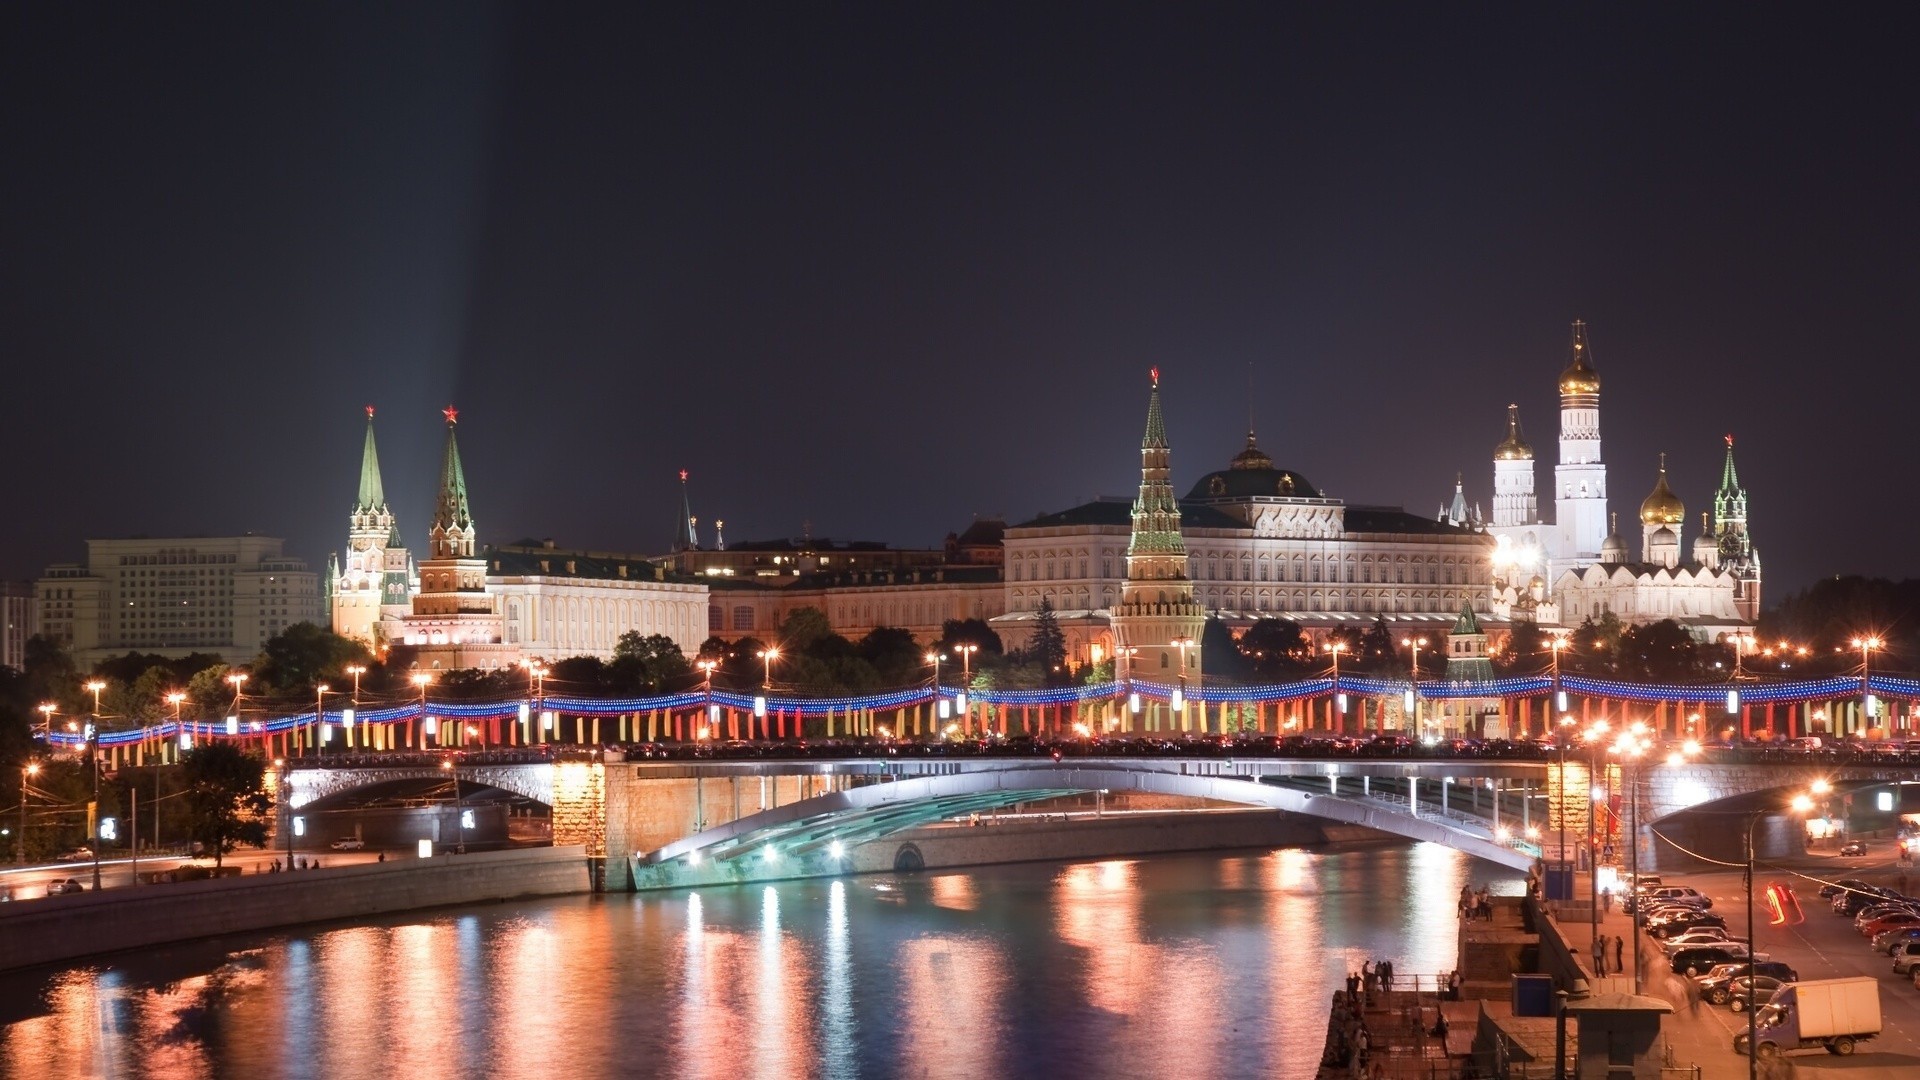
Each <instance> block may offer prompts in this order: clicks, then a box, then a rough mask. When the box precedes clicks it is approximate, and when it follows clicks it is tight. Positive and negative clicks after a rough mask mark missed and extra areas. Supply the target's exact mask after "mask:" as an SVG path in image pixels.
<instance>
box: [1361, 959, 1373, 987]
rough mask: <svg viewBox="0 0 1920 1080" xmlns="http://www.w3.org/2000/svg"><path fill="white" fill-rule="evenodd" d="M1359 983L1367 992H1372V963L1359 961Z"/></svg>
mask: <svg viewBox="0 0 1920 1080" xmlns="http://www.w3.org/2000/svg"><path fill="white" fill-rule="evenodd" d="M1360 983H1361V985H1363V986H1365V987H1366V988H1367V990H1368V991H1372V990H1373V961H1371V960H1362V961H1360Z"/></svg>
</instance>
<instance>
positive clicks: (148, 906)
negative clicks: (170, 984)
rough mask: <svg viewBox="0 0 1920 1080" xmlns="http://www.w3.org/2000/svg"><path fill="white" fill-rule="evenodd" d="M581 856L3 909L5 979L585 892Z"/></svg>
mask: <svg viewBox="0 0 1920 1080" xmlns="http://www.w3.org/2000/svg"><path fill="white" fill-rule="evenodd" d="M591 883H592V882H591V875H590V872H589V867H588V860H587V858H586V853H585V851H584V850H583V849H582V848H580V847H550V848H526V849H521V850H517V851H496V852H486V853H475V854H467V855H452V856H436V857H434V858H431V859H396V860H394V861H391V862H384V863H361V864H358V865H354V866H338V867H329V868H327V869H324V870H302V871H297V872H294V873H282V874H250V875H246V876H244V877H234V878H218V879H215V880H211V881H187V882H178V883H175V884H170V885H145V886H141V887H138V888H130V889H112V890H108V891H106V892H98V893H81V894H79V895H75V896H59V897H47V898H45V899H38V900H32V901H22V902H16V903H11V904H0V971H7V970H13V969H16V968H24V967H31V966H33V965H36V964H51V963H61V962H66V961H70V960H76V959H79V958H81V957H86V956H93V955H98V954H103V953H113V952H120V951H123V950H127V949H139V948H146V947H149V946H154V945H163V944H168V943H171V942H176V941H190V940H193V939H195V938H205V937H215V936H218V935H221V934H235V933H246V932H249V931H257V930H272V929H276V928H279V927H285V926H297V925H300V924H302V923H312V922H326V921H329V920H334V919H359V918H367V917H370V916H375V915H386V914H390V913H393V912H398V911H411V910H415V909H419V908H432V907H443V906H447V905H452V904H475V903H485V902H489V901H500V900H513V899H518V898H521V897H532V896H560V895H565V894H568V893H582V892H587V891H588V890H589V888H590V886H591Z"/></svg>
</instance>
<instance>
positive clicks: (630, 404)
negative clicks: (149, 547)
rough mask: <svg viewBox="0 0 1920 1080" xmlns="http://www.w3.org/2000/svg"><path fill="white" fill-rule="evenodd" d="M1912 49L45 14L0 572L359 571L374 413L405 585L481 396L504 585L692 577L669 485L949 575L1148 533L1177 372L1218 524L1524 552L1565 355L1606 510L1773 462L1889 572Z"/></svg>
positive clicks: (1776, 477) (1855, 31)
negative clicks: (223, 558)
mask: <svg viewBox="0 0 1920 1080" xmlns="http://www.w3.org/2000/svg"><path fill="white" fill-rule="evenodd" d="M720 7H725V8H727V9H728V10H724V11H723V10H718V9H719V8H720ZM1883 10H1889V9H1885V8H1881V7H1879V6H1877V5H1858V6H1852V7H1850V8H1843V9H1842V10H1838V11H1836V10H1834V9H1833V8H1831V7H1828V8H1815V7H1809V6H1801V7H1798V8H1797V9H1793V10H1791V11H1790V12H1788V13H1786V14H1787V15H1789V16H1790V17H1782V18H1781V19H1779V20H1778V21H1763V20H1762V19H1760V18H1757V17H1756V14H1757V13H1756V11H1755V10H1754V9H1738V8H1710V7H1709V6H1706V5H1701V6H1698V7H1695V6H1691V5H1669V6H1659V7H1642V8H1631V9H1629V8H1625V7H1621V6H1615V5H1609V6H1607V7H1606V8H1605V9H1603V10H1596V11H1589V12H1586V13H1581V12H1579V11H1576V10H1574V9H1573V8H1572V7H1570V6H1566V5H1544V6H1536V7H1514V8H1508V9H1505V10H1504V11H1502V10H1500V9H1496V8H1493V7H1489V6H1473V7H1462V6H1457V5H1430V6H1423V7H1422V8H1421V9H1419V10H1416V9H1415V7H1414V6H1413V5H1380V6H1371V7H1368V6H1362V5H1323V6H1319V7H1317V8H1316V9H1313V10H1304V11H1300V12H1284V11H1281V10H1278V6H1277V5H1264V6H1261V7H1258V8H1245V9H1228V8H1219V7H1212V8H1206V7H1201V6H1197V5H1174V4H1167V5H1160V6H1157V7H1143V8H1132V7H1124V6H1117V5H1109V4H1100V5H1087V6H1042V5H1013V6H1007V7H984V6H971V5H967V6H963V5H951V4H891V5H879V4H876V5H870V6H856V7H828V6H825V5H816V4H787V5H760V6H758V7H749V6H746V5H724V6H721V5H715V6H709V8H708V10H705V11H701V12H692V13H690V12H688V11H686V10H684V8H683V7H679V6H676V7H672V8H669V7H667V6H664V5H660V6H647V7H644V8H643V7H641V6H639V5H622V6H620V7H618V8H612V9H607V10H604V11H596V10H594V9H592V8H589V7H587V6H584V5H531V4H530V5H525V6H521V7H513V8H496V7H487V6H483V5H479V4H472V3H460V4H456V5H449V6H444V7H436V6H433V5H428V4H423V3H408V4H398V5H393V4H385V5H368V6H364V7H356V6H353V5H347V4H327V5H317V4H316V5H259V4H251V5H234V6H226V5H214V4H195V5H164V6H161V5H150V6H133V5H118V6H83V5H52V4H40V5H27V4H15V5H9V6H7V7H6V8H5V9H4V10H0V94H3V100H4V104H0V110H3V112H0V140H4V141H3V142H0V154H4V160H5V165H4V167H0V356H4V360H5V369H4V370H5V380H6V381H5V386H6V390H5V393H4V394H3V395H0V450H3V451H4V462H5V467H6V475H7V477H8V481H9V482H8V483H7V485H6V493H7V497H6V520H7V525H6V527H5V528H4V530H0V576H3V577H11V578H30V577H32V576H34V575H35V574H37V573H38V572H39V571H40V570H41V569H42V567H44V566H45V565H46V564H47V563H49V562H53V561H60V560H70V559H77V558H79V557H80V556H81V555H82V553H83V545H82V541H83V540H84V539H86V538H87V537H94V536H121V535H133V534H150V535H179V534H194V533H204V534H228V533H234V532H240V531H254V532H262V533H268V534H273V535H280V536H285V537H287V538H288V539H289V541H290V544H291V547H292V548H293V550H294V551H295V552H296V553H298V554H300V555H302V556H304V557H305V558H307V559H308V560H309V561H310V563H311V564H312V565H313V566H314V567H315V568H316V569H318V568H320V567H321V566H322V565H323V564H324V562H325V559H326V557H327V554H328V552H330V551H334V550H337V549H339V548H340V547H341V546H342V544H343V543H344V540H345V528H346V513H347V510H348V507H349V505H350V503H351V500H352V497H353V494H354V483H355V478H356V473H357V468H358V454H359V446H360V439H361V430H362V427H361V425H362V412H361V407H362V406H363V405H366V404H369V403H371V404H373V405H376V406H378V408H379V416H378V423H379V437H380V448H381V457H382V462H383V464H384V466H385V472H386V485H387V492H388V494H389V497H390V498H391V500H392V502H393V504H394V509H395V511H396V512H397V513H398V515H399V517H400V525H401V530H402V532H403V534H404V536H405V538H406V540H407V541H408V542H409V543H410V544H412V545H413V546H414V547H415V548H416V549H418V548H421V547H423V546H424V544H423V540H424V536H425V531H426V525H427V517H428V515H429V514H430V512H431V497H432V489H433V483H434V477H435V474H436V471H437V468H438V464H439V454H440V450H441V445H442V441H443V427H442V425H441V422H440V417H439V409H440V408H441V407H442V406H444V405H446V404H447V403H448V402H453V403H456V404H458V405H459V407H460V409H461V423H460V437H461V445H462V449H463V451H464V454H465V459H466V467H467V477H468V481H469V484H470V488H471V491H472V497H473V508H474V513H475V516H476V518H477V520H478V523H479V529H480V538H481V541H482V542H483V543H505V542H512V541H514V540H516V539H518V538H521V537H528V536H532V537H553V538H555V539H557V540H558V541H559V542H560V543H562V544H567V545H574V546H580V547H592V548H598V549H613V550H623V551H646V552H659V551H663V550H665V548H666V547H667V545H668V543H669V541H670V539H671V537H672V531H673V524H674V518H675V512H676V508H677V504H678V497H679V496H678V485H677V480H676V473H677V471H678V470H679V469H681V468H686V469H689V470H691V472H692V475H693V498H694V510H695V513H696V514H697V515H699V516H700V518H701V519H702V528H703V530H704V529H706V527H707V525H708V523H710V522H711V521H712V519H713V518H715V517H721V518H725V519H726V521H727V534H728V537H729V538H730V539H732V540H735V541H739V540H746V539H757V538H766V537H774V536H786V535H798V534H799V533H800V532H801V530H802V527H803V522H811V527H812V531H813V534H814V535H815V536H823V535H824V536H833V537H848V536H855V537H861V538H872V539H880V540H886V541H889V542H893V543H896V544H902V545H924V544H932V543H937V542H938V540H939V539H940V538H941V537H942V536H944V535H945V534H946V533H947V532H948V531H949V530H957V529H960V528H963V527H964V526H965V525H966V523H967V522H968V520H969V519H970V518H971V516H972V515H974V514H976V513H978V514H983V515H988V514H999V515H1004V516H1007V517H1008V518H1009V519H1010V520H1019V519H1023V518H1025V517H1027V516H1030V515H1033V514H1035V513H1038V512H1042V511H1047V510H1057V509H1061V508H1063V507H1065V506H1067V505H1070V504H1072V503H1074V502H1077V501H1079V500H1082V499H1085V498H1088V497H1091V496H1093V495H1096V494H1122V495H1124V494H1130V493H1131V491H1132V490H1133V488H1134V485H1135V484H1136V483H1137V480H1138V472H1137V461H1138V458H1137V455H1136V452H1135V447H1136V446H1137V443H1138V439H1139V436H1140V428H1141V423H1142V419H1143V414H1144V409H1145V398H1146V387H1147V375H1146V372H1147V368H1148V367H1149V366H1150V365H1158V366H1159V367H1160V368H1161V370H1162V372H1163V376H1164V384H1163V385H1164V393H1165V401H1166V407H1167V410H1168V411H1167V421H1168V428H1169V432H1170V437H1171V439H1172V443H1173V448H1174V456H1173V462H1174V470H1175V483H1176V485H1177V486H1178V487H1179V489H1180V490H1182V491H1183V492H1184V491H1185V489H1186V488H1187V487H1188V486H1189V485H1191V484H1192V482H1193V481H1194V479H1195V478H1197V477H1198V476H1199V475H1200V474H1201V473H1203V472H1205V471H1207V470H1210V469H1214V468H1219V467H1222V466H1223V465H1224V464H1225V462H1226V461H1227V459H1228V458H1229V457H1230V456H1231V455H1232V454H1233V453H1235V452H1236V451H1237V450H1238V449H1239V448H1240V447H1241V445H1242V442H1243V440H1244V437H1245V429H1246V425H1247V422H1248V402H1249V400H1251V403H1252V414H1253V422H1254V424H1255V426H1256V427H1257V429H1258V431H1259V435H1260V442H1261V445H1262V446H1263V447H1264V448H1266V449H1267V450H1268V451H1269V452H1270V453H1271V454H1272V455H1273V456H1274V458H1275V459H1276V460H1277V462H1278V464H1280V465H1282V466H1284V467H1289V468H1293V469H1297V470H1299V471H1300V472H1302V473H1304V474H1305V475H1306V476H1307V477H1308V478H1309V479H1310V480H1312V481H1313V482H1314V483H1315V484H1317V485H1319V486H1320V487H1322V488H1323V489H1325V490H1326V491H1327V492H1328V493H1330V494H1332V495H1335V496H1337V497H1340V498H1344V499H1346V500H1348V501H1349V502H1354V503H1373V504H1378V503H1397V504H1404V505H1406V506H1407V507H1408V508H1409V509H1412V510H1415V511H1418V512H1420V513H1422V514H1431V513H1432V512H1434V510H1435V509H1436V508H1437V507H1438V505H1439V504H1440V503H1441V501H1442V500H1443V499H1445V498H1446V497H1448V496H1449V494H1450V493H1451V490H1452V485H1453V477H1454V473H1455V472H1456V471H1458V470H1464V471H1465V472H1466V476H1467V483H1468V492H1469V495H1470V497H1471V498H1472V499H1475V500H1478V501H1479V502H1481V503H1482V504H1483V505H1484V506H1486V507H1488V509H1490V508H1491V484H1492V480H1491V465H1490V458H1491V453H1492V450H1493V447H1494V445H1495V444H1496V443H1497V442H1498V441H1499V440H1500V438H1501V437H1502V435H1503V428H1504V420H1505V407H1506V405H1507V403H1508V402H1509V401H1516V402H1518V403H1519V404H1520V406H1521V415H1522V419H1523V421H1524V423H1525V425H1526V430H1527V434H1528V437H1529V439H1530V441H1532V443H1533V444H1534V447H1535V450H1536V455H1537V457H1538V458H1539V460H1540V464H1541V469H1540V472H1539V477H1538V483H1539V485H1540V488H1541V490H1542V491H1543V493H1544V492H1547V491H1550V484H1551V471H1550V468H1551V465H1552V463H1553V461H1554V460H1555V456H1556V455H1555V452H1554V448H1553V441H1554V436H1555V434H1556V428H1557V425H1556V420H1557V417H1556V415H1555V413H1554V409H1555V406H1556V398H1555V396H1554V380H1555V377H1556V376H1557V374H1558V373H1559V371H1560V369H1561V368H1562V366H1564V363H1565V361H1566V356H1567V340H1568V324H1569V323H1570V321H1571V320H1573V319H1574V318H1584V319H1586V320H1588V322H1589V323H1590V325H1591V333H1592V340H1593V348H1594V356H1595V359H1596V362H1597V366H1598V368H1599V370H1600V373H1601V376H1602V378H1603V380H1604V382H1605V388H1604V392H1603V396H1602V407H1603V414H1602V429H1603V434H1604V437H1605V454H1606V460H1607V462H1608V465H1609V483H1610V486H1611V494H1612V497H1613V508H1614V509H1615V510H1617V511H1620V512H1621V514H1622V518H1623V520H1626V519H1628V518H1630V517H1631V515H1632V514H1633V513H1634V512H1635V511H1636V510H1637V508H1638V505H1639V501H1640V499H1641V498H1642V497H1643V496H1644V495H1645V494H1646V492H1647V491H1648V490H1649V489H1650V488H1651V487H1652V484H1653V480H1654V473H1655V465H1656V455H1657V454H1658V453H1659V452H1660V451H1662V450H1665V451H1667V452H1668V453H1669V461H1670V463H1671V470H1672V478H1673V484H1674V487H1675V489H1676V490H1677V491H1678V493H1679V494H1680V496H1681V497H1682V498H1683V499H1684V500H1685V501H1686V503H1687V506H1688V518H1689V527H1688V532H1687V537H1688V539H1689V541H1690V540H1691V538H1692V537H1693V536H1694V535H1695V534H1696V531H1697V529H1698V515H1699V512H1700V511H1701V510H1702V509H1705V508H1706V507H1707V506H1708V504H1709V497H1710V495H1711V490H1712V487H1713V485H1714V484H1715V483H1716V482H1717V480H1718V474H1719V469H1720V458H1721V441H1720V437H1721V435H1722V434H1723V433H1724V432H1728V431H1732V432H1734V433H1735V434H1736V436H1737V437H1738V439H1739V442H1738V446H1737V451H1738V454H1739V459H1740V466H1741V476H1742V479H1743V480H1744V481H1745V482H1746V485H1747V487H1748V488H1749V490H1750V492H1751V495H1752V513H1753V532H1754V536H1755V538H1756V542H1757V544H1758V545H1759V547H1760V549H1761V552H1762V555H1763V558H1764V560H1765V568H1766V581H1767V589H1768V592H1769V595H1771V596H1773V597H1776V598H1777V597H1779V596H1780V595H1782V593H1783V592H1784V591H1786V590H1790V589H1793V588H1797V587H1800V586H1803V585H1805V584H1806V583H1808V582H1809V581H1810V580H1812V579H1814V578H1816V577H1818V576H1821V575H1824V574H1833V573H1869V574H1886V575H1893V576H1902V575H1905V574H1907V573H1910V572H1911V571H1912V570H1913V562H1912V551H1913V537H1914V536H1915V535H1916V533H1917V532H1920V497H1916V496H1917V495H1920V486H1917V485H1916V484H1915V482H1914V480H1913V478H1912V476H1911V475H1910V473H1909V470H1910V468H1911V467H1912V466H1913V464H1914V462H1915V459H1916V455H1915V452H1914V450H1913V444H1912V440H1913V437H1914V436H1913V404H1912V399H1913V394H1914V390H1915V388H1916V385H1920V379H1917V378H1916V376H1915V374H1914V372H1915V352H1916V346H1915V342H1916V339H1920V329H1916V325H1915V323H1916V320H1915V315H1916V313H1917V312H1916V306H1917V305H1916V297H1920V280H1917V278H1920V272H1917V271H1916V266H1920V259H1916V247H1917V246H1920V245H1917V244H1916V240H1920V230H1917V229H1916V225H1917V224H1920V149H1916V148H1917V147H1920V139H1916V135H1917V134H1920V133H1917V132H1916V131H1915V126H1916V123H1915V121H1916V115H1917V114H1916V106H1915V101H1916V100H1920V95H1916V92H1915V91H1916V86H1915V81H1916V80H1915V77H1914V75H1913V72H1914V70H1915V65H1914V64H1913V61H1912V58H1911V56H1910V54H1909V50H1910V42H1911V34H1910V33H1909V31H1910V29H1911V28H1910V27H1901V26H1895V25H1891V24H1889V23H1887V22H1883V21H1880V22H1877V21H1875V20H1874V19H1872V18H1869V17H1868V15H1869V14H1871V13H1874V12H1878V11H1883ZM1466 16H1472V17H1471V18H1468V17H1466ZM1249 373H1251V380H1252V387H1253V392H1252V395H1251V399H1249V396H1248V393H1247V385H1248V380H1249ZM1543 502H1545V500H1544V499H1543ZM1632 542H1633V544H1634V545H1635V547H1636V550H1637V544H1638V540H1637V528H1636V529H1635V530H1634V531H1633V538H1632Z"/></svg>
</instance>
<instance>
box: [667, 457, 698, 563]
mask: <svg viewBox="0 0 1920 1080" xmlns="http://www.w3.org/2000/svg"><path fill="white" fill-rule="evenodd" d="M699 524H700V523H699V521H698V520H697V519H695V518H694V516H693V497H692V496H691V495H689V494H688V493H687V470H685V469H681V470H680V524H679V525H677V526H675V528H674V532H673V550H674V551H676V552H680V551H699V550H700V531H699V528H698V526H699Z"/></svg>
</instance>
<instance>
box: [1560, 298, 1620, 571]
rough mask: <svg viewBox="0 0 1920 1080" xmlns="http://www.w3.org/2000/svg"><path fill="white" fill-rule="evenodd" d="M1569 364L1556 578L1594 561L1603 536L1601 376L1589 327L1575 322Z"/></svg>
mask: <svg viewBox="0 0 1920 1080" xmlns="http://www.w3.org/2000/svg"><path fill="white" fill-rule="evenodd" d="M1572 353H1573V356H1572V359H1571V360H1569V361H1568V363H1567V369H1566V370H1565V371H1562V372H1561V373H1560V464H1559V465H1557V466H1555V467H1554V470H1553V486H1554V519H1553V520H1554V524H1555V527H1556V528H1557V530H1558V531H1559V534H1560V543H1559V544H1558V545H1557V546H1556V548H1555V556H1556V557H1555V563H1556V565H1555V567H1554V570H1555V573H1556V574H1557V573H1558V571H1559V570H1561V569H1564V568H1566V567H1570V566H1581V565H1585V564H1587V563H1591V562H1595V561H1597V560H1598V559H1599V557H1600V545H1601V544H1602V543H1603V542H1604V541H1605V540H1606V537H1607V467H1606V465H1605V464H1603V463H1602V462H1601V460H1600V375H1599V373H1598V372H1596V371H1595V370H1594V369H1593V352H1592V349H1591V348H1590V347H1589V346H1588V344H1587V324H1586V323H1584V322H1582V321H1580V320H1577V319H1576V320H1574V324H1573V349H1572Z"/></svg>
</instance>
